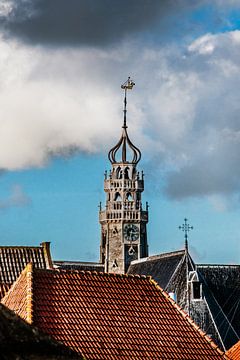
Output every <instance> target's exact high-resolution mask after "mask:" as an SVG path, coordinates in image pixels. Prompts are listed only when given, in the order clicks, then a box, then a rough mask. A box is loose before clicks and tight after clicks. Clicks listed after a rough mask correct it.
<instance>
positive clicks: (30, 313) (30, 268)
mask: <svg viewBox="0 0 240 360" xmlns="http://www.w3.org/2000/svg"><path fill="white" fill-rule="evenodd" d="M25 270H26V272H27V309H26V313H27V318H26V320H27V322H28V323H29V324H32V323H33V270H34V266H33V264H32V263H28V264H27V266H26V268H25Z"/></svg>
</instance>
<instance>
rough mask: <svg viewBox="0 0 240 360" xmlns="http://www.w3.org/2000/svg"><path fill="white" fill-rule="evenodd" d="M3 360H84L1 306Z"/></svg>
mask: <svg viewBox="0 0 240 360" xmlns="http://www.w3.org/2000/svg"><path fill="white" fill-rule="evenodd" d="M0 358H1V360H16V359H18V360H26V359H28V360H35V359H36V360H40V359H42V360H70V359H72V360H73V359H75V360H77V359H79V360H80V359H82V358H81V357H80V356H79V355H77V354H76V353H75V352H73V351H71V350H70V349H68V348H67V347H65V346H64V345H62V344H60V343H58V342H57V341H56V340H53V339H52V338H50V337H49V336H48V335H45V334H43V333H41V332H40V331H39V330H38V329H37V328H35V327H33V326H31V325H29V324H27V323H26V322H25V321H23V320H22V319H21V318H20V317H18V316H17V315H15V314H14V313H13V312H12V311H10V310H9V309H7V308H6V307H5V306H4V305H2V304H0Z"/></svg>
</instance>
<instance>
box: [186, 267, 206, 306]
mask: <svg viewBox="0 0 240 360" xmlns="http://www.w3.org/2000/svg"><path fill="white" fill-rule="evenodd" d="M188 281H189V284H190V295H191V300H202V298H203V297H202V283H201V282H200V280H199V276H198V273H197V271H190V272H189V276H188Z"/></svg>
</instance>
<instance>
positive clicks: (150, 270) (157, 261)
mask: <svg viewBox="0 0 240 360" xmlns="http://www.w3.org/2000/svg"><path fill="white" fill-rule="evenodd" d="M184 255H185V250H179V251H174V252H169V253H165V254H160V255H154V256H149V257H147V258H143V259H140V260H135V261H132V262H131V264H130V266H129V269H128V274H132V275H134V274H138V275H151V276H152V277H153V278H154V280H155V281H157V282H158V284H159V285H160V286H161V287H162V288H163V289H166V287H167V285H168V283H169V281H170V279H171V278H172V276H173V275H174V272H175V271H176V269H177V267H178V266H179V264H180V263H181V261H182V259H183V257H184Z"/></svg>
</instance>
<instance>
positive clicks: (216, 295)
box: [197, 265, 240, 349]
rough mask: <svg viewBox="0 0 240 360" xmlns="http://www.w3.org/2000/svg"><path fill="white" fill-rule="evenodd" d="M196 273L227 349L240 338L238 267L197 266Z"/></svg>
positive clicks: (239, 283)
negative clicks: (200, 280)
mask: <svg viewBox="0 0 240 360" xmlns="http://www.w3.org/2000/svg"><path fill="white" fill-rule="evenodd" d="M197 271H198V273H199V274H200V276H201V279H202V282H203V284H204V295H205V297H206V300H207V302H208V305H209V308H210V311H211V312H212V315H213V318H214V321H215V323H216V325H217V328H218V331H219V333H220V336H221V338H222V340H223V342H224V345H225V347H226V348H227V349H229V348H230V347H231V346H233V345H234V344H235V343H236V342H237V341H238V339H239V338H240V266H239V265H197ZM230 323H231V325H230Z"/></svg>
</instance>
